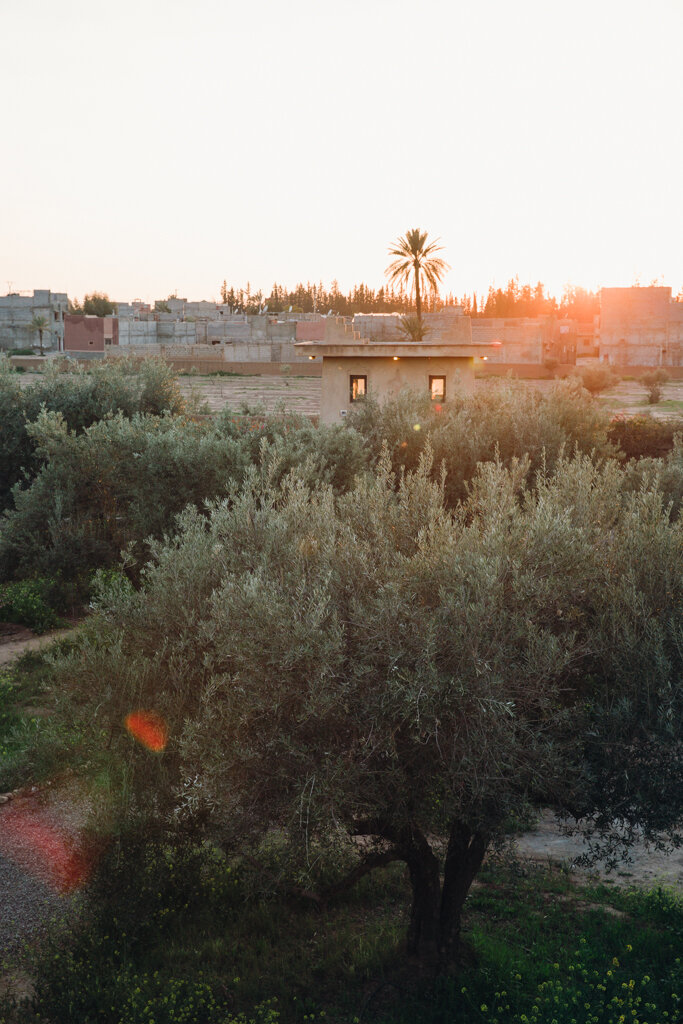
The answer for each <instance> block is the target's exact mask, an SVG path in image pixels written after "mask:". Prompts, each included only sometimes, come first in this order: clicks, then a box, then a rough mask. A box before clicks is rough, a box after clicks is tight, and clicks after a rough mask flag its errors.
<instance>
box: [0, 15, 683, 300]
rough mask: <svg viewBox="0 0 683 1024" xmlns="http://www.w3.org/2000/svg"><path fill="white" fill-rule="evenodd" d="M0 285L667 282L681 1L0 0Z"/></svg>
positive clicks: (678, 269) (682, 109)
mask: <svg viewBox="0 0 683 1024" xmlns="http://www.w3.org/2000/svg"><path fill="white" fill-rule="evenodd" d="M0 26H1V27H0V35H1V36H2V41H3V47H2V49H3V59H2V61H1V62H0V95H1V96H2V98H3V114H2V119H1V120H0V132H1V134H0V294H5V292H6V291H8V290H12V291H24V290H26V291H29V292H30V291H32V289H34V288H50V289H52V291H66V292H68V294H69V296H70V297H71V298H74V297H82V296H83V294H84V293H86V292H91V291H93V290H99V291H105V292H107V293H108V294H109V296H110V297H111V298H112V299H115V300H118V301H126V300H132V299H133V298H141V299H144V300H147V301H150V300H153V299H156V298H165V297H166V296H168V295H169V294H171V293H176V292H177V294H178V295H179V296H182V297H186V298H188V299H200V298H205V299H212V298H216V299H218V298H219V293H220V287H221V283H222V282H223V280H226V281H227V283H228V287H230V286H231V285H234V286H235V287H240V286H242V287H243V286H246V283H247V282H249V283H250V285H251V289H252V292H253V291H256V290H257V289H259V288H261V289H263V291H264V292H265V293H266V294H267V293H268V292H269V291H270V287H271V285H272V284H273V282H275V281H277V282H278V283H280V284H284V285H288V286H290V287H294V286H295V284H296V283H297V282H298V281H303V282H306V281H311V282H317V281H322V282H323V283H324V284H325V285H329V284H330V283H331V282H332V281H333V280H334V279H336V280H337V281H338V283H339V286H340V287H341V288H342V290H347V289H349V288H350V287H351V286H352V285H353V284H354V283H356V282H360V281H364V282H365V283H367V284H368V285H370V286H371V287H375V288H379V287H380V286H381V285H382V284H383V283H384V280H385V278H384V270H385V268H386V266H387V264H388V263H389V256H388V253H387V250H388V247H389V245H390V244H391V243H392V242H393V241H394V240H395V239H396V238H398V237H399V236H400V235H402V234H404V233H405V231H406V230H408V229H410V228H414V227H419V228H421V229H422V230H425V231H427V232H428V233H429V237H430V239H431V238H434V239H436V238H440V239H441V244H442V245H443V247H444V248H443V253H442V255H443V256H444V258H445V259H446V260H447V261H448V263H449V264H450V266H451V270H450V271H449V272H448V274H447V276H446V277H445V279H444V282H443V290H444V291H447V292H448V291H450V292H453V293H455V294H457V295H462V294H463V293H465V292H468V293H471V292H472V291H473V290H475V291H477V292H482V291H485V290H486V289H487V288H488V286H489V285H490V284H492V283H493V284H495V285H496V286H501V287H504V286H505V284H506V283H507V281H508V280H509V278H511V277H513V276H514V275H518V276H519V279H520V281H521V282H522V283H524V282H530V283H533V284H535V283H536V282H537V281H539V280H540V281H543V282H544V283H545V284H546V286H547V287H548V288H549V290H550V291H551V292H552V293H553V294H557V295H559V294H560V293H561V291H562V289H563V287H564V286H565V285H567V284H574V285H578V286H583V287H587V288H591V289H594V288H598V287H600V286H615V285H631V284H634V283H640V284H650V283H652V282H653V281H656V282H657V283H660V284H665V285H669V286H671V287H672V288H673V292H674V295H675V294H677V293H678V292H679V291H680V290H681V289H682V288H683V124H682V122H683V61H682V60H681V56H680V54H681V47H682V46H683V0H647V2H646V0H572V2H571V3H569V2H566V0H516V2H514V3H512V2H510V0H469V2H468V3H461V2H459V0H422V2H421V3H419V4H416V3H407V2H404V0H342V2H338V3H332V2H329V0H289V2H288V3H286V4H284V3H282V2H280V0H251V2H250V3H246V2H241V3H236V2H233V0H117V2H116V3H115V4H112V3H106V4H105V3H103V2H101V0H59V2H58V3H55V2H54V0H0Z"/></svg>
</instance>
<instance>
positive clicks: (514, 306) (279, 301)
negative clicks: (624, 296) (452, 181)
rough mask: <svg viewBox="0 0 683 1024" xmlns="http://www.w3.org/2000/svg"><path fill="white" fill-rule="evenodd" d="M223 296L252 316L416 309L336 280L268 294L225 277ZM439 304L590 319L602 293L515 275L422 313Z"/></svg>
mask: <svg viewBox="0 0 683 1024" xmlns="http://www.w3.org/2000/svg"><path fill="white" fill-rule="evenodd" d="M221 300H222V302H223V303H224V304H225V305H227V306H230V308H231V309H233V310H239V311H240V312H244V313H251V314H256V313H259V312H263V311H264V310H265V307H266V306H267V307H268V312H270V313H282V312H285V311H286V310H289V308H290V306H291V307H292V312H295V313H316V312H317V313H329V312H330V311H331V312H333V313H336V314H337V315H338V316H353V315H354V314H355V313H402V314H409V313H413V312H415V301H414V297H413V294H412V293H411V292H407V291H405V290H403V289H401V290H398V291H395V290H394V289H393V288H391V287H385V286H384V285H383V286H382V287H381V288H377V289H375V288H370V287H369V286H368V285H366V284H357V285H354V286H353V288H351V290H350V291H349V292H348V293H344V292H342V291H341V290H340V288H339V285H338V283H337V282H336V281H333V282H332V284H331V286H330V287H329V288H326V287H325V286H324V285H323V283H322V282H319V283H318V284H311V282H310V281H307V282H306V284H302V283H300V284H297V286H296V288H294V289H293V290H289V289H287V288H285V287H283V286H281V285H279V284H277V282H276V283H275V284H274V285H273V286H272V288H271V290H270V294H269V295H267V294H266V293H265V292H263V291H262V290H260V289H259V290H258V291H255V292H252V290H251V287H250V285H249V282H247V285H246V288H234V287H232V286H231V287H230V288H228V285H227V281H223V284H222V285H221ZM442 306H446V307H448V306H462V307H463V309H464V311H465V314H466V315H467V316H472V317H502V316H510V317H512V316H529V317H535V316H557V317H567V318H569V319H570V320H578V321H580V322H583V323H585V322H587V321H592V319H593V317H594V316H595V315H596V314H598V313H599V312H600V293H599V292H592V291H587V290H586V289H585V288H579V287H575V286H573V285H570V286H567V287H566V288H565V289H564V291H563V293H562V296H561V298H560V299H559V301H558V299H557V298H556V297H555V296H553V295H550V294H548V293H546V290H545V285H543V284H542V283H541V282H540V281H539V282H538V284H536V285H531V284H523V285H520V283H519V278H517V277H514V278H511V279H510V280H509V281H508V283H507V286H506V288H505V289H503V288H494V287H493V285H490V286H489V289H488V292H487V293H486V294H484V293H483V292H482V293H480V294H479V293H477V292H472V294H464V295H462V296H460V297H458V296H457V295H455V294H453V293H452V292H448V293H447V294H446V295H442V296H439V295H438V294H437V293H436V292H431V293H428V294H427V295H426V296H425V299H424V307H425V311H428V312H432V311H434V310H436V309H440V308H441V307H442Z"/></svg>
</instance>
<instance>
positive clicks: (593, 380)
mask: <svg viewBox="0 0 683 1024" xmlns="http://www.w3.org/2000/svg"><path fill="white" fill-rule="evenodd" d="M576 376H577V377H578V379H579V380H580V381H581V384H582V386H583V387H584V388H585V389H586V391H590V393H591V395H599V394H600V393H601V392H602V391H607V389H608V388H611V387H613V386H614V385H615V384H616V383H617V382H618V380H619V378H618V376H617V375H616V374H615V372H614V370H612V369H611V368H610V367H609V366H607V365H605V364H604V363H600V364H598V365H597V366H582V367H580V368H579V369H578V370H577V373H576Z"/></svg>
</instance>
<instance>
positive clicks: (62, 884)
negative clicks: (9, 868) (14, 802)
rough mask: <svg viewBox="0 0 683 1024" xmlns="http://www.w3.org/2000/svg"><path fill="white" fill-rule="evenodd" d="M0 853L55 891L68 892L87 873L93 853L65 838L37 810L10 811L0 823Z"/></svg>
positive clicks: (41, 812)
mask: <svg viewBox="0 0 683 1024" xmlns="http://www.w3.org/2000/svg"><path fill="white" fill-rule="evenodd" d="M0 853H2V854H3V856H5V857H8V858H9V859H11V860H13V861H14V862H15V864H17V865H18V866H19V867H20V868H21V869H22V870H23V871H26V872H27V873H28V874H31V875H34V876H35V877H36V878H38V879H39V880H40V881H42V882H45V883H46V884H47V885H49V886H50V887H51V888H53V889H56V890H57V891H58V892H71V891H72V890H73V889H76V888H78V886H79V885H82V883H83V882H84V881H85V880H86V878H87V877H88V875H89V874H90V872H91V870H92V866H93V862H94V859H95V858H94V853H93V852H92V851H90V852H89V851H88V850H87V849H84V848H82V847H80V848H79V846H78V845H77V843H76V842H75V840H73V839H71V838H69V837H65V835H64V834H63V833H62V831H61V830H60V829H58V828H57V827H56V825H54V824H53V823H52V822H50V821H48V820H47V818H46V814H45V812H44V811H43V810H41V809H40V808H37V809H30V810H29V809H24V808H10V809H9V810H5V811H4V812H3V815H2V821H1V822H0Z"/></svg>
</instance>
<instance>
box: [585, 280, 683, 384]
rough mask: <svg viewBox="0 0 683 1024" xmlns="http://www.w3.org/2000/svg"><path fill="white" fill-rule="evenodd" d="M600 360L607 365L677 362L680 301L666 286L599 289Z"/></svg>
mask: <svg viewBox="0 0 683 1024" xmlns="http://www.w3.org/2000/svg"><path fill="white" fill-rule="evenodd" d="M600 361H601V362H603V363H609V364H610V365H611V366H681V365H682V364H683V302H677V301H675V300H674V299H672V296H671V289H670V288H659V287H652V288H603V289H601V291H600Z"/></svg>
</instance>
